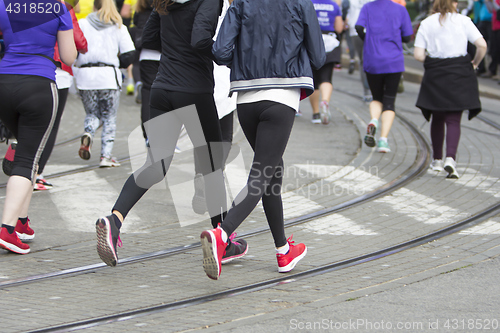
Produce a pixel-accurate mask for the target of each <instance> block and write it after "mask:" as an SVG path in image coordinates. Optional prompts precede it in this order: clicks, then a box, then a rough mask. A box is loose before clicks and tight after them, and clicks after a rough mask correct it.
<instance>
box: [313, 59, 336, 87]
mask: <svg viewBox="0 0 500 333" xmlns="http://www.w3.org/2000/svg"><path fill="white" fill-rule="evenodd" d="M334 65H335V63H333V62H330V63H327V64H324V65H323V67H321V68H320V69H317V70H316V69H313V80H314V89H315V90H318V89H319V85H320V84H322V83H324V82H330V83H331V82H332V77H333V66H334Z"/></svg>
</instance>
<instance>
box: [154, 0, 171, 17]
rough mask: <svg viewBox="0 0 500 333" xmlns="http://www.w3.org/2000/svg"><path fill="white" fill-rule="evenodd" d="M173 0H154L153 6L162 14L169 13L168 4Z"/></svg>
mask: <svg viewBox="0 0 500 333" xmlns="http://www.w3.org/2000/svg"><path fill="white" fill-rule="evenodd" d="M172 2H173V1H172V0H153V7H154V8H155V9H156V11H157V12H158V13H159V14H161V15H166V14H168V10H167V6H168V5H170V4H171V3H172Z"/></svg>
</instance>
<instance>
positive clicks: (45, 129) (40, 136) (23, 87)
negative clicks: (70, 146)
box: [0, 74, 58, 180]
mask: <svg viewBox="0 0 500 333" xmlns="http://www.w3.org/2000/svg"><path fill="white" fill-rule="evenodd" d="M0 101H2V102H1V103H2V104H1V107H0V119H1V120H2V122H3V123H4V124H5V126H7V128H8V129H9V130H10V131H11V132H12V134H14V136H15V137H16V139H17V147H16V158H15V159H14V164H13V167H12V173H11V176H14V175H15V176H21V177H25V178H27V179H29V180H33V179H34V177H35V176H36V172H37V168H38V161H39V159H40V155H41V154H42V151H43V149H44V147H45V143H46V142H47V140H48V138H49V135H50V131H51V129H52V126H53V124H54V119H55V117H56V113H57V106H58V95H57V87H56V84H55V82H54V81H52V80H50V79H48V78H45V77H41V76H35V75H10V74H0Z"/></svg>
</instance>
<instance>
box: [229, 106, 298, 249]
mask: <svg viewBox="0 0 500 333" xmlns="http://www.w3.org/2000/svg"><path fill="white" fill-rule="evenodd" d="M237 110H238V119H239V121H240V125H241V128H242V129H243V132H244V133H245V136H246V138H247V140H248V142H249V143H250V146H252V149H253V151H254V153H255V154H254V159H253V163H252V168H251V170H250V174H249V175H248V182H247V185H246V186H245V188H243V190H242V191H241V192H240V193H239V194H238V195H237V196H236V198H235V199H234V201H233V207H232V208H231V209H230V210H229V212H228V213H227V216H226V218H225V219H224V221H223V222H222V225H221V227H222V229H224V231H225V232H226V233H227V235H231V234H232V233H233V232H234V230H236V228H238V226H239V225H240V224H241V223H242V222H243V220H244V219H245V218H246V217H247V216H248V215H249V214H250V213H251V212H252V210H253V209H254V208H255V206H257V203H258V202H259V200H260V199H261V198H262V205H263V206H264V212H265V214H266V218H267V221H268V223H269V228H270V229H271V233H272V235H273V238H274V244H275V245H276V247H281V246H284V245H285V244H286V237H285V230H284V223H283V222H284V221H283V203H282V201H281V184H282V180H283V171H284V170H283V159H282V157H283V153H284V152H285V148H286V145H287V143H288V138H289V137H290V132H291V131H292V126H293V121H294V120H295V111H294V110H293V109H292V108H290V107H288V106H286V105H283V104H281V103H276V102H271V101H261V102H255V103H246V104H239V105H238V107H237Z"/></svg>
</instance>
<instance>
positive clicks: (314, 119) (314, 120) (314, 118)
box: [311, 113, 321, 124]
mask: <svg viewBox="0 0 500 333" xmlns="http://www.w3.org/2000/svg"><path fill="white" fill-rule="evenodd" d="M311 122H312V123H313V124H321V115H320V114H319V113H313V116H312V120H311Z"/></svg>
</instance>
